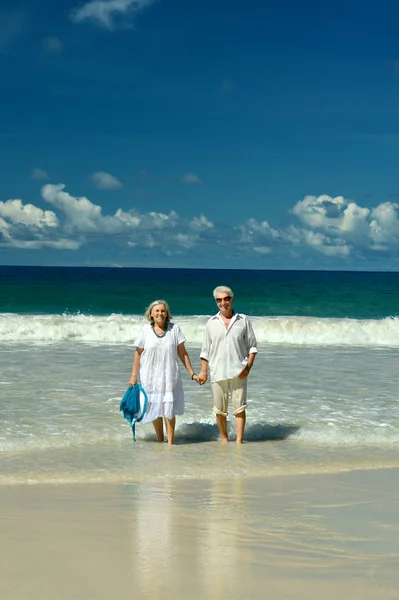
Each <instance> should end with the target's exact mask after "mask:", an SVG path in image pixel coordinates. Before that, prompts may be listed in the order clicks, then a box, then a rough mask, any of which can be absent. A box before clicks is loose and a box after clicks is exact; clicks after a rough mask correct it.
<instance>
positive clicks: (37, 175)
mask: <svg viewBox="0 0 399 600" xmlns="http://www.w3.org/2000/svg"><path fill="white" fill-rule="evenodd" d="M30 176H31V177H32V179H38V180H40V179H42V180H43V179H48V178H49V177H48V174H47V171H45V170H44V169H37V168H36V167H35V168H34V169H32V171H31V172H30Z"/></svg>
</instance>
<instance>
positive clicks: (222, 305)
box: [215, 292, 233, 315]
mask: <svg viewBox="0 0 399 600" xmlns="http://www.w3.org/2000/svg"><path fill="white" fill-rule="evenodd" d="M215 300H216V304H217V305H218V309H219V310H220V312H221V314H222V315H225V314H229V313H231V311H232V306H233V298H232V297H231V296H229V295H228V294H227V293H226V292H220V293H219V292H218V293H217V294H216V298H215Z"/></svg>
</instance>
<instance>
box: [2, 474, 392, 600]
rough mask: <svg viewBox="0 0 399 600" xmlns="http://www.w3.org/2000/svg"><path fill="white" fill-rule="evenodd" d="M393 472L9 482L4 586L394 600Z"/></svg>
mask: <svg viewBox="0 0 399 600" xmlns="http://www.w3.org/2000/svg"><path fill="white" fill-rule="evenodd" d="M393 471H394V472H392V468H387V469H385V468H382V469H381V468H380V469H367V470H357V471H351V472H340V473H334V474H331V473H329V474H326V473H324V474H316V475H279V476H273V477H246V476H240V475H237V476H236V477H230V478H215V479H206V478H202V479H191V478H186V479H153V480H151V481H141V482H135V483H134V482H133V483H125V484H123V483H100V482H93V483H78V484H76V483H74V484H69V485H57V484H54V485H47V484H43V485H41V484H36V485H29V484H28V485H23V484H22V485H10V486H2V493H1V494H0V511H1V512H0V514H1V515H2V517H1V520H0V523H1V525H0V527H1V532H0V533H1V540H2V543H1V544H0V565H1V566H0V595H1V597H4V598H11V597H12V598H13V600H28V598H29V600H39V598H40V600H53V599H54V598H62V599H67V600H69V599H70V600H72V599H75V598H82V600H83V599H84V600H89V599H91V598H93V599H94V598H95V599H96V600H100V599H101V600H102V599H104V600H105V599H109V597H112V596H113V595H115V596H116V595H118V597H119V599H120V600H125V598H126V600H127V599H128V598H129V599H130V598H131V597H132V594H134V595H136V594H138V596H139V597H143V598H155V599H156V598H160V597H162V598H167V599H168V598H171V599H172V598H174V600H183V598H187V594H188V595H189V596H190V598H193V599H194V600H197V599H198V600H200V599H201V600H202V598H207V599H208V598H209V599H211V600H213V599H215V600H216V599H218V600H219V599H226V600H235V599H236V598H237V600H238V598H242V597H250V598H251V599H255V600H257V599H258V598H259V600H260V599H263V598H264V597H265V596H266V595H268V594H276V597H277V598H286V599H291V598H292V599H294V598H295V599H296V600H297V599H298V598H299V599H302V598H303V599H306V600H307V599H309V600H313V599H315V600H316V599H319V598H320V596H321V595H322V596H323V600H336V595H337V594H341V595H342V596H344V597H351V598H352V600H372V599H373V600H375V599H376V598H377V599H378V600H393V599H394V598H397V589H398V586H399V574H398V572H397V563H398V559H399V535H398V534H399V525H398V524H397V498H398V496H399V477H398V475H399V469H398V468H393ZM94 483H95V484H94ZM93 484H94V485H93Z"/></svg>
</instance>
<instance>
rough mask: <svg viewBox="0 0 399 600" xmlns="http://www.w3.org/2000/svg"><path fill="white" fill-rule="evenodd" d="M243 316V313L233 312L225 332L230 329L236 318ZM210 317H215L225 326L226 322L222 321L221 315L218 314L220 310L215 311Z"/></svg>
mask: <svg viewBox="0 0 399 600" xmlns="http://www.w3.org/2000/svg"><path fill="white" fill-rule="evenodd" d="M243 318H244V315H242V314H240V313H237V312H234V314H233V316H232V317H231V319H230V323H229V326H228V327H227V328H226V332H227V331H230V329H231V328H232V326H233V323H235V321H238V319H243ZM212 319H217V320H218V321H220V322H221V323H223V327H226V323H225V322H224V321H223V319H222V317H221V316H220V312H218V313H216V315H213V317H212Z"/></svg>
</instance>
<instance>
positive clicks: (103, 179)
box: [91, 171, 123, 190]
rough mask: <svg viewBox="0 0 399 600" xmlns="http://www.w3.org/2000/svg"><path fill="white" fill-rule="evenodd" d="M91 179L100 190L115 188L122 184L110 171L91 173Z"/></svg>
mask: <svg viewBox="0 0 399 600" xmlns="http://www.w3.org/2000/svg"><path fill="white" fill-rule="evenodd" d="M91 179H92V181H93V183H94V185H95V186H96V187H97V188H98V189H100V190H116V189H118V188H121V187H123V184H122V183H121V182H120V181H119V179H117V178H116V177H114V176H113V175H111V174H110V173H106V172H105V171H98V172H97V173H93V175H92V176H91Z"/></svg>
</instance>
